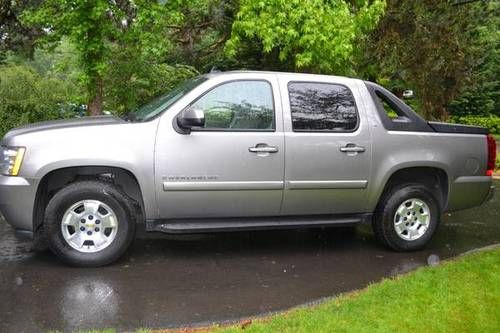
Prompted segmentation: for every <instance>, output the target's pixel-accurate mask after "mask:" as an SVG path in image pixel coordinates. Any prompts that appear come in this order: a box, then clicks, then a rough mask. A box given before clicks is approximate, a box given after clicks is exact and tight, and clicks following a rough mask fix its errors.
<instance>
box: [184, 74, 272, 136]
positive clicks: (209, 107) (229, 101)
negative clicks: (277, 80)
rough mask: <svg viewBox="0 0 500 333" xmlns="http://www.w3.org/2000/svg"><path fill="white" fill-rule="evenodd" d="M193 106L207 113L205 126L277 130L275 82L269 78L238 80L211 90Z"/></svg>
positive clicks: (222, 128) (227, 128)
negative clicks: (272, 82) (275, 120)
mask: <svg viewBox="0 0 500 333" xmlns="http://www.w3.org/2000/svg"><path fill="white" fill-rule="evenodd" d="M193 107H195V108H199V109H202V110H203V111H204V112H205V128H206V129H221V130H225V129H226V130H230V129H234V130H272V129H274V103H273V94H272V88H271V85H270V84H269V83H268V82H266V81H235V82H229V83H225V84H223V85H220V86H217V87H215V88H214V89H212V90H210V91H209V92H208V93H207V94H205V95H204V96H202V97H201V98H200V99H198V100H197V101H196V102H195V103H194V104H193Z"/></svg>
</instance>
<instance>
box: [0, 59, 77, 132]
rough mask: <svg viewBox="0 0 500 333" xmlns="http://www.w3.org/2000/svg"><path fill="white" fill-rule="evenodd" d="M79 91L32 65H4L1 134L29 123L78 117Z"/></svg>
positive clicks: (0, 94)
mask: <svg viewBox="0 0 500 333" xmlns="http://www.w3.org/2000/svg"><path fill="white" fill-rule="evenodd" d="M75 90H77V89H76V87H75V86H73V85H72V84H71V83H70V82H68V81H63V80H60V79H57V78H54V77H42V76H41V75H40V74H39V73H37V72H36V71H35V70H34V69H32V68H30V67H28V66H23V65H3V66H0V137H1V136H3V135H4V134H5V133H6V132H7V131H8V130H10V129H11V128H13V127H17V126H21V125H24V124H27V123H32V122H36V121H41V120H49V119H57V118H65V117H69V116H74V115H75V110H76V109H77V106H78V103H76V104H72V103H71V101H72V99H73V98H74V96H73V92H74V91H75Z"/></svg>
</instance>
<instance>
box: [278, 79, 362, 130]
mask: <svg viewBox="0 0 500 333" xmlns="http://www.w3.org/2000/svg"><path fill="white" fill-rule="evenodd" d="M288 93H289V96H290V107H291V111H292V124H293V130H294V131H351V130H354V129H355V128H356V125H357V123H358V115H357V112H356V103H355V102H354V97H353V96H352V93H351V91H350V90H349V89H348V88H346V87H344V86H341V85H337V84H329V83H309V82H294V83H290V84H289V85H288Z"/></svg>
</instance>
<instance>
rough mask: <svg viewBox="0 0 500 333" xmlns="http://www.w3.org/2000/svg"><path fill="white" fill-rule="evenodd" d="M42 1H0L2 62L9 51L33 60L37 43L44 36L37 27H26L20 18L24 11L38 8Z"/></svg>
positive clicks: (0, 51) (0, 49)
mask: <svg viewBox="0 0 500 333" xmlns="http://www.w3.org/2000/svg"><path fill="white" fill-rule="evenodd" d="M41 2H42V0H18V1H13V0H0V42H1V43H0V60H1V59H2V58H5V57H6V56H5V55H6V53H7V51H14V52H16V53H19V54H22V55H23V56H25V57H28V58H33V54H34V51H35V41H36V40H37V39H38V38H39V37H40V36H42V35H43V34H44V31H43V30H42V29H41V28H40V27H39V26H36V25H33V26H27V25H25V24H24V23H23V22H22V21H21V19H20V17H21V15H22V13H23V11H24V10H26V9H30V8H33V7H35V6H38V5H39V4H40V3H41Z"/></svg>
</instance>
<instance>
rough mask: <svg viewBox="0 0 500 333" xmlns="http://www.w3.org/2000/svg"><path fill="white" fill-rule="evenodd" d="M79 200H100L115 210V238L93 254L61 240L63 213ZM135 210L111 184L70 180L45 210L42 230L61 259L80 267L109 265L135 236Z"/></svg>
mask: <svg viewBox="0 0 500 333" xmlns="http://www.w3.org/2000/svg"><path fill="white" fill-rule="evenodd" d="M81 200H99V201H101V202H102V203H104V204H106V205H108V206H109V207H110V208H111V209H112V210H113V211H114V213H115V215H116V217H117V220H118V222H117V223H118V228H117V231H116V236H115V238H114V240H113V241H112V242H111V243H110V244H109V246H107V247H106V248H104V249H102V250H100V251H99V252H94V253H85V252H80V251H78V250H76V249H74V248H73V247H71V246H70V245H69V244H68V242H67V241H66V240H65V239H64V237H63V234H62V231H61V224H62V219H63V216H64V213H65V212H66V210H68V209H69V208H70V207H71V206H72V205H73V204H75V203H77V202H79V201H81ZM135 227H136V212H135V209H134V204H133V202H132V200H131V199H130V198H129V197H128V196H127V195H126V194H124V193H123V192H122V191H121V190H120V189H119V188H117V187H116V186H114V185H113V184H111V183H107V182H102V181H97V180H95V181H94V180H90V181H79V182H75V183H71V184H69V185H67V186H66V187H64V188H63V189H61V190H59V191H58V192H57V193H56V194H55V195H54V196H53V197H52V199H51V200H50V201H49V204H48V205H47V208H46V209H45V219H44V230H45V236H46V239H47V242H48V245H49V247H50V249H51V250H52V252H53V253H54V254H56V255H57V256H58V257H59V258H60V259H62V260H63V261H64V262H66V263H68V264H70V265H73V266H80V267H98V266H103V265H108V264H110V263H112V262H114V261H116V260H117V259H118V258H120V257H121V256H122V255H123V254H124V253H125V251H126V250H127V248H128V247H129V246H130V244H131V243H132V241H133V239H134V237H135Z"/></svg>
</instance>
